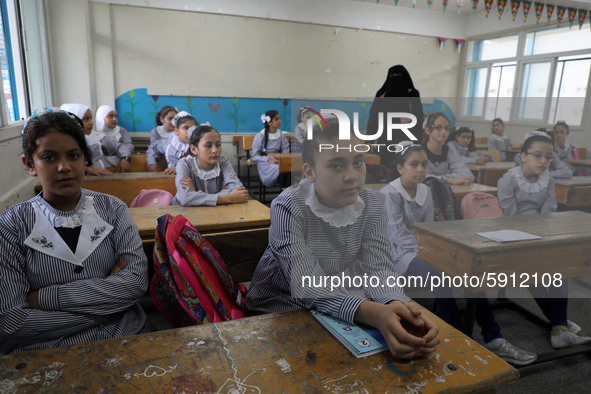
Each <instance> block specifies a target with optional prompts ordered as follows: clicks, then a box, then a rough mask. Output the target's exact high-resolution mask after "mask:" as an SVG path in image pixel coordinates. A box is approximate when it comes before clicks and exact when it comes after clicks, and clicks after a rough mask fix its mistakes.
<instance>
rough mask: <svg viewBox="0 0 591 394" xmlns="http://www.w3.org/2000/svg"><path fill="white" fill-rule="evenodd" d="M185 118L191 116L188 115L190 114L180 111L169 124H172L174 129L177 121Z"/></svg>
mask: <svg viewBox="0 0 591 394" xmlns="http://www.w3.org/2000/svg"><path fill="white" fill-rule="evenodd" d="M185 116H191V114H190V113H188V112H187V111H181V112H179V113H177V114H176V115H175V116H174V118H172V120H171V121H170V122H171V123H172V125H173V126H174V127H176V125H177V123H178V121H179V119H180V118H184V117H185Z"/></svg>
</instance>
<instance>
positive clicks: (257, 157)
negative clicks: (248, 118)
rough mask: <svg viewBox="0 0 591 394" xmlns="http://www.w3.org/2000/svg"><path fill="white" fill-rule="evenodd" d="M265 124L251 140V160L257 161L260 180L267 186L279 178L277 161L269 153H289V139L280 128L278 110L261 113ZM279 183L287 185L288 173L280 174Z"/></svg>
mask: <svg viewBox="0 0 591 394" xmlns="http://www.w3.org/2000/svg"><path fill="white" fill-rule="evenodd" d="M261 121H262V122H263V124H264V125H265V128H264V129H262V130H261V131H260V132H259V133H258V134H257V135H256V136H255V137H254V140H253V141H252V161H255V162H256V163H257V169H258V170H259V176H260V178H261V182H263V184H264V185H265V186H267V187H269V186H273V185H274V184H275V182H277V179H278V178H279V161H278V160H277V159H275V158H274V157H272V156H268V154H269V153H279V152H281V153H289V141H288V140H287V137H286V136H285V135H283V133H282V132H281V130H280V129H279V128H280V127H281V118H280V117H279V112H277V111H275V110H269V111H267V112H265V114H264V115H261ZM282 175H283V176H282V179H281V184H282V185H283V186H288V184H289V182H288V179H289V174H282Z"/></svg>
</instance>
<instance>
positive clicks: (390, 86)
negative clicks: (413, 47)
mask: <svg viewBox="0 0 591 394" xmlns="http://www.w3.org/2000/svg"><path fill="white" fill-rule="evenodd" d="M409 89H410V91H409ZM413 91H416V89H415V85H414V84H413V82H412V78H411V77H410V74H409V73H408V70H407V69H406V68H405V67H404V66H402V65H400V64H398V65H396V66H393V67H390V69H389V70H388V77H387V78H386V82H384V85H382V87H381V88H380V90H378V91H377V93H376V97H382V96H383V97H414V96H415V95H416V93H415V94H411V93H412V92H413Z"/></svg>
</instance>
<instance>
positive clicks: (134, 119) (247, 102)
mask: <svg viewBox="0 0 591 394" xmlns="http://www.w3.org/2000/svg"><path fill="white" fill-rule="evenodd" d="M371 102H372V101H371V100H370V99H367V100H362V99H357V100H354V101H350V100H349V101H345V100H302V99H288V98H284V99H267V98H250V97H198V96H162V95H150V94H148V91H147V89H144V88H140V89H134V90H130V91H128V92H126V93H124V94H122V95H121V96H119V97H117V99H116V100H115V109H116V110H117V114H118V115H119V125H120V126H122V127H124V128H126V129H127V130H128V131H130V132H134V131H136V132H142V131H143V132H148V131H150V130H152V129H153V128H154V127H156V113H157V112H158V111H159V110H160V108H162V107H163V106H165V105H172V106H173V107H176V108H177V109H178V110H179V111H187V112H189V113H190V114H192V115H193V116H194V117H195V119H197V121H198V122H199V123H205V122H209V123H210V124H211V125H212V126H213V127H215V128H216V129H217V130H218V131H219V132H221V133H256V132H259V131H260V130H261V129H262V128H263V124H262V123H261V114H263V113H264V112H265V111H268V110H270V109H274V110H276V111H277V112H279V115H280V116H281V122H282V124H281V130H284V131H289V132H293V131H294V129H295V126H296V125H297V120H296V117H297V114H298V112H299V110H300V108H301V107H304V106H308V107H311V108H313V109H315V110H320V109H322V108H325V109H326V108H335V109H340V110H341V111H344V112H345V113H346V114H347V115H349V119H351V121H352V120H353V114H354V113H355V112H357V113H358V114H359V127H360V129H364V128H365V125H366V124H367V120H368V117H369V110H370V108H371ZM423 110H424V112H425V113H426V114H429V113H432V112H443V113H445V114H446V115H447V116H448V117H449V118H450V120H451V121H452V123H455V116H454V114H453V112H452V111H451V108H450V107H449V106H448V105H447V104H445V102H443V101H441V100H439V99H434V100H433V102H432V103H425V102H423Z"/></svg>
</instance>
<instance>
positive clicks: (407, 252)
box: [380, 141, 537, 365]
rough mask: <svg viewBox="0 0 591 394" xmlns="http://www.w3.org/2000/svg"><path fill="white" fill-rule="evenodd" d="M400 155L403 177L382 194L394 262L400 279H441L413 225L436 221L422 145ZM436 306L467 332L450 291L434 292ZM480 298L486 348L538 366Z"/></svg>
mask: <svg viewBox="0 0 591 394" xmlns="http://www.w3.org/2000/svg"><path fill="white" fill-rule="evenodd" d="M400 145H402V146H403V148H402V150H401V151H400V153H398V154H397V155H396V158H395V160H396V167H397V170H398V173H400V177H399V178H397V179H395V180H393V181H392V182H390V183H389V184H387V185H386V186H385V187H383V188H382V190H380V192H381V193H382V194H384V195H385V196H386V213H387V217H388V238H389V239H390V243H391V244H392V246H393V247H392V259H393V261H394V262H395V263H394V268H395V270H396V273H397V274H398V275H407V276H421V277H423V278H427V277H428V276H438V275H440V274H439V273H437V272H436V271H434V270H432V269H431V268H429V267H428V266H427V265H426V264H425V263H423V262H422V261H420V260H418V259H417V253H418V246H417V234H416V231H415V230H414V228H413V227H412V224H413V223H422V222H432V221H433V200H432V196H431V189H429V187H428V186H427V185H425V184H423V183H422V182H423V180H424V179H425V177H426V176H427V167H428V159H427V154H426V153H425V150H424V148H423V146H422V145H418V144H413V143H412V142H410V141H402V142H400ZM434 296H435V305H436V307H437V310H438V312H439V314H440V316H441V317H442V318H443V320H445V321H446V322H447V323H449V324H451V325H453V326H454V327H455V328H457V329H458V330H460V331H461V330H463V328H464V322H463V320H462V317H461V315H460V312H459V310H458V307H457V304H456V301H455V299H454V298H453V293H452V290H451V289H450V288H446V287H437V288H435V289H434ZM473 296H474V297H478V300H477V306H476V321H477V322H478V325H479V326H480V327H481V329H482V337H483V338H484V342H485V347H486V348H488V349H489V350H491V351H492V352H493V353H495V354H496V355H497V356H499V357H501V358H502V359H504V360H506V361H508V362H511V363H513V364H518V365H527V364H530V363H532V362H534V361H535V360H536V358H537V356H536V355H535V354H534V353H530V352H527V351H525V350H522V349H519V348H517V347H515V346H513V345H512V344H511V343H509V342H508V341H507V340H506V339H504V338H503V336H502V335H501V329H500V328H499V326H498V324H497V323H496V321H495V319H494V316H493V313H492V310H491V308H490V305H489V303H488V300H487V299H486V296H485V295H484V294H483V293H478V294H475V295H473Z"/></svg>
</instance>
